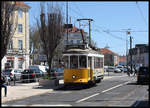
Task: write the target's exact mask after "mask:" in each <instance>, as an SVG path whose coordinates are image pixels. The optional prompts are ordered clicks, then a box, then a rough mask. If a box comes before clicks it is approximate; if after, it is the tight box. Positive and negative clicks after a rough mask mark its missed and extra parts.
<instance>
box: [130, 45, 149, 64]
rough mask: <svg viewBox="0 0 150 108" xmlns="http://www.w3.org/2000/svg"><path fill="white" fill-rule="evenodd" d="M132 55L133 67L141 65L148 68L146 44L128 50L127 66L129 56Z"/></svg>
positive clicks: (147, 47) (147, 46)
mask: <svg viewBox="0 0 150 108" xmlns="http://www.w3.org/2000/svg"><path fill="white" fill-rule="evenodd" d="M130 53H131V54H132V63H133V65H137V66H139V65H142V66H149V61H148V60H149V45H147V44H136V45H135V48H132V49H130V50H129V55H128V57H129V58H128V61H129V62H128V64H130V63H131V56H130Z"/></svg>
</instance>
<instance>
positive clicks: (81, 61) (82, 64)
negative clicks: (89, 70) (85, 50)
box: [79, 56, 87, 68]
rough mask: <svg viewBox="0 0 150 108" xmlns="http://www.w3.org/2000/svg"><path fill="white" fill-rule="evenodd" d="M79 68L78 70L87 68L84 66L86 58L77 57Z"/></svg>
mask: <svg viewBox="0 0 150 108" xmlns="http://www.w3.org/2000/svg"><path fill="white" fill-rule="evenodd" d="M79 64H80V65H79V67H80V68H86V67H87V66H86V64H87V62H86V56H79Z"/></svg>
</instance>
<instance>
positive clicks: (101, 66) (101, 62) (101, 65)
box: [100, 58, 103, 68]
mask: <svg viewBox="0 0 150 108" xmlns="http://www.w3.org/2000/svg"><path fill="white" fill-rule="evenodd" d="M100 68H103V58H100Z"/></svg>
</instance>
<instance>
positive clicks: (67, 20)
mask: <svg viewBox="0 0 150 108" xmlns="http://www.w3.org/2000/svg"><path fill="white" fill-rule="evenodd" d="M66 17H67V25H68V1H67V3H66ZM67 44H68V26H67Z"/></svg>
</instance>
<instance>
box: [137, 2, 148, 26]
mask: <svg viewBox="0 0 150 108" xmlns="http://www.w3.org/2000/svg"><path fill="white" fill-rule="evenodd" d="M136 6H137V8H138V10H139V12H140V14H141V17H142V19H143V21H144V23H145V24H146V26H147V25H148V24H147V22H146V20H145V17H144V15H143V12H142V10H141V8H140V6H139V4H138V2H137V1H136Z"/></svg>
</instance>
